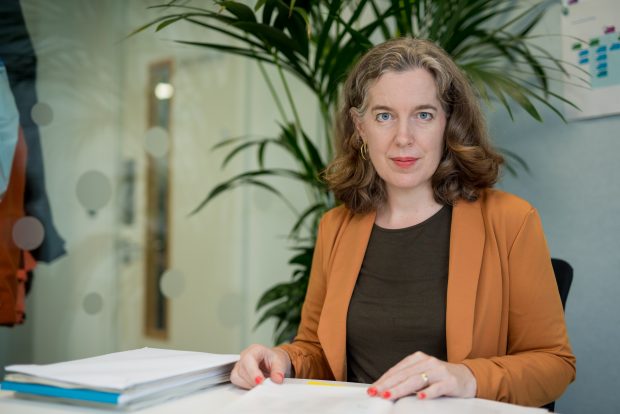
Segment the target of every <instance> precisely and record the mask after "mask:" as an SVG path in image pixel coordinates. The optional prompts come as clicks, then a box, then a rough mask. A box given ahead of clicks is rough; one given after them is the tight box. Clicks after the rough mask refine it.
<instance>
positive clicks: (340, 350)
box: [318, 213, 376, 381]
mask: <svg viewBox="0 0 620 414" xmlns="http://www.w3.org/2000/svg"><path fill="white" fill-rule="evenodd" d="M375 216H376V214H375V213H371V214H366V215H363V216H362V215H354V216H353V217H352V218H351V220H350V221H349V222H348V223H346V224H345V225H344V226H343V227H342V230H341V234H340V235H339V237H338V240H337V241H336V245H335V248H334V252H333V256H332V257H333V258H334V259H333V263H332V264H331V266H330V267H329V268H328V269H327V271H328V274H330V276H329V281H328V286H327V291H326V295H325V302H324V303H323V311H322V313H321V319H320V321H319V326H318V336H319V341H320V342H321V346H322V348H323V352H325V357H326V358H327V361H328V363H329V366H330V368H331V370H332V372H333V374H334V377H335V379H336V380H338V381H343V380H345V379H346V356H347V355H346V353H347V352H346V328H347V326H346V325H347V312H348V309H349V302H350V301H351V296H352V295H353V289H354V288H355V282H356V281H357V276H358V275H359V272H360V269H361V267H362V261H363V260H364V254H365V253H366V247H367V246H368V240H369V239H370V233H371V231H372V225H373V224H374V222H375Z"/></svg>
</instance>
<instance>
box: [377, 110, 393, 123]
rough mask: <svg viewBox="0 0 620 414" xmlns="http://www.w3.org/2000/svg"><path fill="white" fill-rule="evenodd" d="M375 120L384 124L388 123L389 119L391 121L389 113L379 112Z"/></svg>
mask: <svg viewBox="0 0 620 414" xmlns="http://www.w3.org/2000/svg"><path fill="white" fill-rule="evenodd" d="M376 119H377V121H379V122H385V121H389V120H390V119H392V115H391V114H390V113H389V112H381V113H379V114H377V116H376Z"/></svg>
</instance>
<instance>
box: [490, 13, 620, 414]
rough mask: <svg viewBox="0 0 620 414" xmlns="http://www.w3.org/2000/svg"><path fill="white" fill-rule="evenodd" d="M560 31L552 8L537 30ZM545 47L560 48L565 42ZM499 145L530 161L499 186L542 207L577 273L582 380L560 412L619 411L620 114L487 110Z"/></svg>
mask: <svg viewBox="0 0 620 414" xmlns="http://www.w3.org/2000/svg"><path fill="white" fill-rule="evenodd" d="M559 32H560V8H559V6H554V7H552V8H550V10H549V11H548V14H547V15H546V17H545V19H544V21H543V22H542V24H541V25H540V28H539V33H542V34H557V33H559ZM543 42H544V43H543V44H544V46H545V47H546V48H547V49H548V50H550V51H552V52H554V53H559V51H560V43H559V42H560V39H559V38H557V37H549V38H547V39H544V40H543ZM487 116H488V119H489V123H490V130H491V133H492V135H493V136H494V138H495V139H496V142H497V144H498V145H499V146H501V147H504V148H506V149H509V150H512V151H514V152H515V153H517V154H518V155H519V156H521V157H522V158H524V159H525V160H526V161H527V163H528V165H529V167H530V168H531V173H529V174H528V173H526V172H524V171H521V172H520V173H519V175H518V177H512V176H510V175H508V174H505V177H504V180H503V182H502V183H501V187H502V188H504V189H506V190H508V191H511V192H513V193H515V194H517V195H519V196H521V197H523V198H525V199H527V200H529V201H530V202H531V203H532V204H533V205H534V206H535V207H536V208H537V209H538V210H539V212H540V215H541V217H542V221H543V226H544V228H545V233H546V237H547V242H548V244H549V247H550V250H551V254H552V256H554V257H559V258H563V259H565V260H567V261H568V262H569V263H570V264H571V265H572V266H573V268H574V271H575V278H574V281H573V285H572V288H571V291H570V294H569V296H568V300H567V306H566V321H567V325H568V332H569V335H570V338H571V342H572V345H573V348H574V352H575V354H576V356H577V380H576V381H575V383H573V384H572V385H571V386H570V387H569V389H568V391H567V392H566V394H565V395H564V396H563V397H562V398H561V399H560V400H559V401H558V403H557V406H556V409H557V410H558V412H561V413H566V414H571V413H575V414H577V413H590V412H592V413H593V412H598V413H617V412H619V411H620V397H619V395H618V391H617V386H618V384H620V357H619V356H618V353H617V350H616V349H617V346H616V345H615V344H617V343H618V342H619V341H620V329H618V327H620V306H619V305H618V297H620V256H619V255H618V248H619V246H620V220H618V214H619V213H620V185H619V184H618V183H619V182H620V181H619V180H620V172H619V170H618V167H617V166H618V156H617V154H618V152H620V141H619V140H618V138H619V137H620V135H619V132H618V131H620V115H616V116H612V117H606V118H599V119H591V120H584V121H575V122H568V123H563V122H562V121H561V120H560V119H559V118H558V117H557V116H556V115H554V114H553V113H551V112H550V111H545V112H544V113H543V116H544V119H545V122H544V123H539V122H537V121H534V120H533V119H532V118H531V117H529V116H527V115H526V114H524V113H523V112H522V111H518V113H517V115H516V117H515V120H514V122H513V121H511V120H510V119H509V118H508V117H507V116H506V115H505V114H504V113H503V112H502V111H500V110H497V111H495V112H488V115H487Z"/></svg>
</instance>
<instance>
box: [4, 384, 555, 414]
mask: <svg viewBox="0 0 620 414" xmlns="http://www.w3.org/2000/svg"><path fill="white" fill-rule="evenodd" d="M288 381H291V382H294V381H301V380H288ZM316 388H324V387H315V388H314V389H312V390H313V391H312V392H310V393H309V395H307V394H306V393H305V392H304V397H303V398H305V399H304V400H303V403H305V402H306V401H308V398H310V399H312V398H313V397H312V393H313V392H314V391H316ZM330 388H331V387H330ZM262 391H267V392H268V389H263V390H262ZM246 392H247V391H244V390H241V389H239V388H237V387H235V386H234V385H232V384H230V383H228V384H222V385H216V386H214V387H211V388H208V389H206V390H204V391H200V392H197V393H194V394H191V395H188V396H185V397H182V398H177V399H174V400H171V401H168V402H164V403H160V404H158V405H154V406H152V407H148V408H144V409H142V410H136V411H127V413H139V414H194V413H200V414H212V413H216V414H217V413H219V412H220V411H222V410H223V409H225V408H226V407H227V406H228V405H230V404H232V403H233V402H234V401H236V400H237V399H238V398H239V397H241V396H242V395H244V394H245V393H246ZM289 392H290V390H289ZM278 393H279V391H278ZM12 394H13V393H12V392H7V391H0V414H73V413H83V414H84V413H87V414H111V413H112V414H113V413H117V412H120V413H123V412H124V411H114V410H110V409H104V408H91V407H82V406H77V405H69V404H59V403H52V402H49V403H48V402H40V401H30V400H24V399H20V398H14V397H13V396H12ZM363 395H365V394H363ZM251 396H252V397H257V394H251ZM248 397H250V395H248ZM260 398H263V399H262V400H261V399H260ZM264 398H265V394H263V395H262V397H259V398H258V399H256V398H255V399H254V400H253V401H252V402H251V403H250V402H249V401H248V400H245V405H246V407H245V411H244V412H248V413H270V411H269V409H270V408H269V407H266V406H265V405H264V404H262V402H264V401H266V400H265V399H264ZM320 398H322V397H319V399H320ZM356 398H357V397H356ZM268 399H269V401H273V395H270V396H268ZM401 402H403V403H404V405H403V406H400V407H399V404H400V403H401ZM297 403H298V404H300V405H304V404H303V403H302V401H301V400H298V401H297ZM330 403H331V402H330ZM248 404H251V405H250V406H248ZM323 404H325V400H323ZM355 404H356V405H355V406H356V407H362V406H359V405H357V402H356V403H355ZM411 404H415V407H414V406H412V405H411ZM305 405H306V406H305V407H304V408H302V409H301V411H302V412H306V413H307V412H312V413H314V411H312V410H313V408H312V407H308V406H307V404H305ZM367 405H368V404H365V405H364V407H365V406H367ZM418 405H419V406H418ZM248 407H249V408H248ZM330 407H331V406H330ZM338 407H340V408H342V407H341V406H338ZM338 407H335V408H334V407H331V408H332V410H331V411H330V412H337V413H340V412H341V411H339V408H338ZM394 407H395V408H393V410H388V411H389V412H394V413H411V412H418V413H435V414H437V413H442V414H443V413H459V414H480V413H486V414H490V413H493V414H542V413H545V412H547V411H546V410H543V409H536V408H526V407H520V406H517V405H511V404H504V403H498V402H494V401H487V400H478V399H476V398H471V399H463V400H459V399H451V398H446V399H439V400H430V401H418V400H417V399H416V398H413V399H411V400H409V401H402V400H401V401H399V403H397V404H395V405H394ZM238 408H239V407H238V406H235V407H234V408H233V407H231V410H233V409H234V410H237V409H238ZM271 408H273V407H271ZM279 408H280V410H279V411H278V410H276V411H277V412H286V413H289V412H295V410H296V409H299V408H300V407H299V406H298V405H295V404H294V403H292V404H291V407H290V409H289V407H285V410H284V411H283V410H282V409H281V408H282V407H279ZM308 408H310V411H309V410H308ZM350 408H351V406H350V405H349V406H348V411H347V412H359V410H357V409H355V410H353V411H352V410H351V409H350ZM328 411H329V409H328ZM365 412H367V411H365ZM373 412H375V411H373ZM376 412H386V410H385V407H382V408H381V409H379V410H377V411H376Z"/></svg>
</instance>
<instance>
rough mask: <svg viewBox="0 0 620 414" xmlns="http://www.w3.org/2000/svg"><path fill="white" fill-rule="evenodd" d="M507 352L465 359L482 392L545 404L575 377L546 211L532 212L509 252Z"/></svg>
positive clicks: (480, 394)
mask: <svg viewBox="0 0 620 414" xmlns="http://www.w3.org/2000/svg"><path fill="white" fill-rule="evenodd" d="M508 271H509V296H508V298H509V314H508V318H509V320H508V342H507V355H505V356H497V357H491V358H476V359H467V360H465V361H463V364H465V365H466V366H467V367H468V368H469V369H470V370H471V371H472V373H473V374H474V376H475V377H476V381H477V385H478V389H477V395H476V396H477V397H479V398H486V399H491V400H498V401H505V402H510V403H516V404H521V405H530V406H542V405H544V404H547V403H549V402H551V401H553V400H555V399H557V398H558V397H559V396H560V395H561V394H562V393H563V392H564V390H565V389H566V387H567V386H568V384H570V383H571V382H572V381H573V380H574V379H575V372H576V370H575V362H576V360H575V356H574V355H573V353H572V350H571V347H570V344H569V341H568V336H567V333H566V325H565V321H564V311H563V309H562V303H561V301H560V297H559V293H558V288H557V284H556V281H555V276H554V273H553V268H552V266H551V259H550V256H549V251H548V248H547V244H546V241H545V237H544V233H543V228H542V224H541V221H540V217H539V216H538V213H537V212H536V210H535V209H533V208H532V209H531V210H530V211H529V213H528V214H527V215H526V217H525V219H524V221H523V223H522V225H521V228H520V229H519V231H518V232H517V235H516V237H515V238H514V242H513V243H512V247H511V248H510V250H509V253H508Z"/></svg>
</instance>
